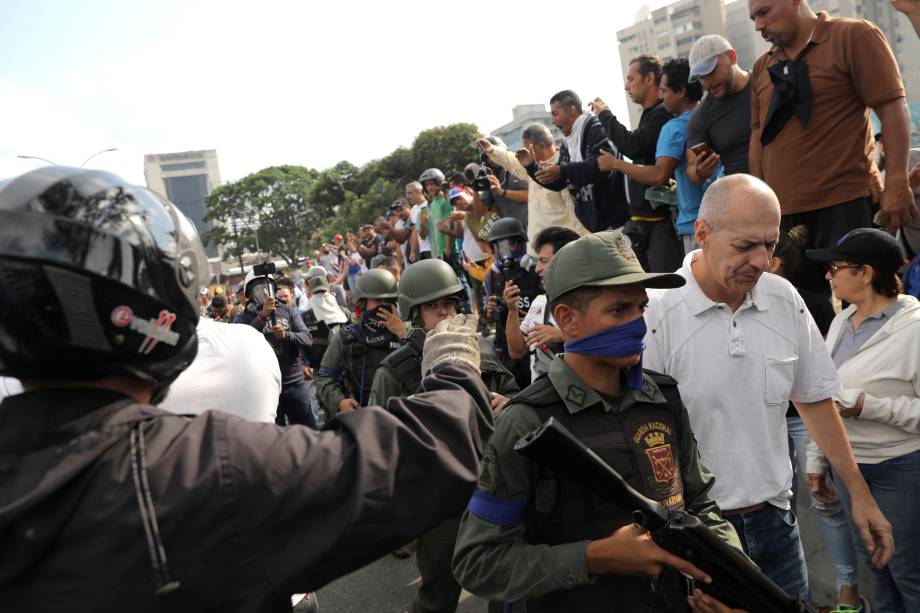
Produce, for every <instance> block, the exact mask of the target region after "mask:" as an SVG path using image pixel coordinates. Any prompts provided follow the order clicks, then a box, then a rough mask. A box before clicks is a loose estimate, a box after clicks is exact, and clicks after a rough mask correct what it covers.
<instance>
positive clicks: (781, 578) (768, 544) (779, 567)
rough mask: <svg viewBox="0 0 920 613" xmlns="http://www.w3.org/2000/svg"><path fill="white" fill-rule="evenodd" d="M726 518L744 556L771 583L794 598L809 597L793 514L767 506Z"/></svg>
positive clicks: (802, 553)
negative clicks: (732, 527) (733, 530)
mask: <svg viewBox="0 0 920 613" xmlns="http://www.w3.org/2000/svg"><path fill="white" fill-rule="evenodd" d="M725 519H727V520H728V521H729V522H731V525H732V526H734V527H735V532H737V533H738V538H739V539H740V540H741V547H742V548H743V549H744V553H746V554H747V555H748V557H749V558H751V560H753V561H754V564H756V565H757V566H759V567H760V570H762V571H763V573H764V574H765V575H766V576H767V577H769V578H770V579H772V580H773V583H775V584H776V585H778V586H779V587H781V588H782V589H783V591H785V592H786V593H787V594H789V595H790V596H791V597H793V598H795V597H797V596H801V597H802V598H808V569H807V568H806V567H805V551H804V550H803V549H802V541H801V540H800V539H799V523H798V521H797V520H796V518H795V513H793V512H792V511H784V510H782V509H780V508H778V507H774V506H773V505H772V504H767V505H765V506H764V507H763V508H762V509H758V510H757V511H754V512H752V513H745V514H744V515H726V516H725Z"/></svg>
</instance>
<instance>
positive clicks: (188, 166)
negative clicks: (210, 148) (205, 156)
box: [160, 162, 206, 172]
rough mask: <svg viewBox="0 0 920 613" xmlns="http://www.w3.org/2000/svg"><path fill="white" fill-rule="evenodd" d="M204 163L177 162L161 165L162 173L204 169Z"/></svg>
mask: <svg viewBox="0 0 920 613" xmlns="http://www.w3.org/2000/svg"><path fill="white" fill-rule="evenodd" d="M205 166H206V164H205V163H204V162H177V163H175V164H160V170H161V171H162V172H171V171H173V170H193V169H195V168H204V167H205Z"/></svg>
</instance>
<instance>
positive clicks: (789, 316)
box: [643, 250, 840, 509]
mask: <svg viewBox="0 0 920 613" xmlns="http://www.w3.org/2000/svg"><path fill="white" fill-rule="evenodd" d="M700 253H701V252H700V251H699V250H697V251H692V252H690V253H689V254H687V256H686V257H685V258H684V264H683V267H682V268H681V269H680V270H679V271H678V274H680V275H682V276H683V277H684V278H685V279H686V280H687V284H686V285H685V286H684V287H681V288H677V289H670V290H657V291H656V290H650V291H649V292H648V293H649V299H650V304H649V308H648V311H647V312H646V315H645V319H646V323H647V325H648V333H647V334H646V337H645V342H646V345H647V346H646V350H645V353H644V354H643V366H644V367H645V368H650V369H652V370H657V371H659V372H662V373H665V374H668V375H670V376H672V377H674V378H675V379H677V382H678V388H679V390H680V395H681V397H682V398H683V401H684V404H685V405H686V406H687V411H688V413H689V415H690V424H691V426H692V427H693V433H694V434H695V435H696V440H697V442H698V444H699V450H700V456H701V458H702V460H703V464H705V466H706V467H707V468H708V469H709V470H710V471H711V472H712V474H713V475H714V476H715V484H714V486H713V488H712V490H711V492H710V496H711V497H712V498H713V499H714V500H715V501H716V502H718V503H719V506H720V507H721V508H722V509H740V508H744V507H748V506H751V505H754V504H758V503H761V502H769V503H770V504H773V505H775V506H777V507H779V508H782V509H788V508H789V506H790V505H789V499H790V497H791V496H792V491H791V487H792V465H791V464H790V462H789V443H788V439H787V430H786V409H787V407H788V402H789V401H790V400H793V401H796V402H817V401H820V400H824V399H825V398H830V397H831V396H832V395H833V394H834V393H835V392H836V391H837V390H838V388H839V387H840V384H839V381H838V378H837V369H836V368H835V367H834V362H833V361H832V360H831V356H830V353H829V352H828V350H827V346H826V345H825V343H824V339H822V338H821V333H820V332H819V331H818V327H817V326H816V325H815V322H814V320H813V319H812V318H811V314H810V313H809V312H808V309H807V308H806V307H805V303H804V302H803V301H802V298H801V296H799V293H798V292H797V291H796V290H795V288H794V287H792V285H791V284H790V283H789V282H788V281H786V280H785V279H783V278H782V277H778V276H776V275H772V274H769V273H764V274H763V275H762V276H761V277H760V280H759V281H758V282H757V285H756V286H755V287H754V289H753V290H752V291H751V292H750V293H749V294H748V295H747V297H746V298H745V300H744V303H743V304H742V305H741V306H740V307H739V308H738V310H737V311H736V312H734V313H732V311H731V309H730V308H729V307H728V306H727V305H725V304H722V303H717V302H714V301H712V300H710V299H709V298H708V297H707V296H706V295H705V294H704V293H703V290H702V289H700V286H699V284H698V283H697V282H696V279H695V278H694V276H693V273H692V272H691V269H690V263H691V262H692V261H693V260H694V259H695V258H697V257H699V255H700Z"/></svg>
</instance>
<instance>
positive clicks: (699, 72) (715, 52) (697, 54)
mask: <svg viewBox="0 0 920 613" xmlns="http://www.w3.org/2000/svg"><path fill="white" fill-rule="evenodd" d="M731 50H732V44H731V43H730V42H728V41H727V40H725V38H723V37H721V36H719V35H718V34H707V35H706V36H701V37H700V38H698V39H697V40H696V42H694V43H693V46H692V47H690V59H689V61H690V78H689V81H690V82H691V83H693V82H695V81H697V80H699V78H700V77H704V76H706V75H708V74H709V73H710V72H712V71H713V70H715V69H716V63H717V62H718V61H719V56H720V55H722V54H723V53H725V52H727V51H731Z"/></svg>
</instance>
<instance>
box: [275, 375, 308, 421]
mask: <svg viewBox="0 0 920 613" xmlns="http://www.w3.org/2000/svg"><path fill="white" fill-rule="evenodd" d="M275 423H276V424H278V425H279V426H284V425H289V424H301V425H304V426H310V427H311V428H314V429H315V428H316V420H315V419H314V418H313V411H312V410H311V409H310V396H309V393H308V392H307V382H306V381H304V380H301V381H298V382H297V383H291V384H289V385H285V386H282V388H281V395H280V396H278V416H277V417H275Z"/></svg>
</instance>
